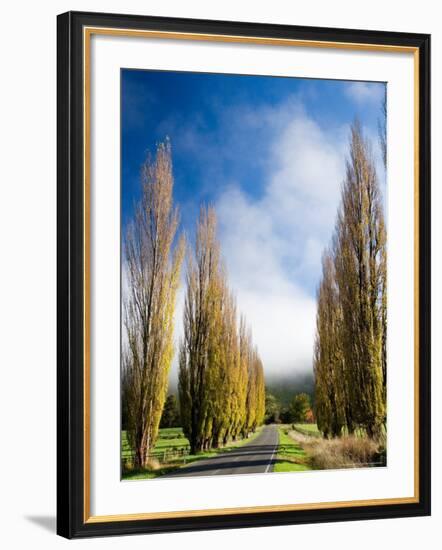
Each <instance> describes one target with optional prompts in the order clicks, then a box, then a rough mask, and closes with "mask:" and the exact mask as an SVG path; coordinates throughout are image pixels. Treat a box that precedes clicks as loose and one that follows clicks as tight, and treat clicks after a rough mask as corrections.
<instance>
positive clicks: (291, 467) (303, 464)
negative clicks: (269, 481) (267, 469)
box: [273, 426, 311, 472]
mask: <svg viewBox="0 0 442 550" xmlns="http://www.w3.org/2000/svg"><path fill="white" fill-rule="evenodd" d="M289 430H290V427H287V426H281V427H278V432H279V451H278V454H277V456H276V461H275V464H274V466H273V471H274V472H304V471H306V470H311V466H310V464H309V457H308V455H307V453H306V452H305V451H304V449H303V448H302V447H301V445H300V444H299V443H297V442H296V441H295V440H294V439H292V438H291V437H290V436H289Z"/></svg>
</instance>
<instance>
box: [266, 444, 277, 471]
mask: <svg viewBox="0 0 442 550" xmlns="http://www.w3.org/2000/svg"><path fill="white" fill-rule="evenodd" d="M277 447H278V445H275V446H274V448H273V452H272V456H271V457H270V462H269V463H268V464H267V468H266V469H265V472H264V473H265V474H267V473H268V471H269V469H270V466H271V465H272V461H273V456H274V455H275V451H276V448H277Z"/></svg>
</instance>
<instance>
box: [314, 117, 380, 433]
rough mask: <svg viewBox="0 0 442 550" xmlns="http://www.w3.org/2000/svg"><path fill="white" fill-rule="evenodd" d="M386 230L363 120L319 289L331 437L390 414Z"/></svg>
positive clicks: (319, 354)
mask: <svg viewBox="0 0 442 550" xmlns="http://www.w3.org/2000/svg"><path fill="white" fill-rule="evenodd" d="M386 291H387V286H386V230H385V223H384V217H383V206H382V198H381V193H380V189H379V183H378V178H377V174H376V169H375V164H374V161H373V156H372V153H371V149H370V145H369V143H368V142H367V141H366V139H365V138H364V136H363V134H362V130H361V127H360V125H359V123H358V122H355V123H354V124H353V126H352V128H351V137H350V150H349V159H348V161H347V166H346V177H345V180H344V182H343V186H342V191H341V203H340V207H339V210H338V216H337V221H336V225H335V231H334V236H333V243H332V249H331V250H330V251H327V252H326V254H325V255H324V258H323V265H322V279H321V283H320V285H319V289H318V296H317V302H318V309H317V320H316V340H315V348H314V371H315V385H316V414H317V418H318V425H319V427H320V429H321V430H322V431H323V433H324V435H332V436H335V435H339V434H340V433H341V432H342V428H343V427H345V428H346V430H347V432H348V433H352V432H353V431H354V429H355V428H356V427H357V426H359V427H362V428H364V429H365V430H366V432H367V434H368V435H369V436H371V437H376V436H377V435H379V433H380V430H381V426H382V424H383V423H384V422H385V417H386V376H387V372H386V330H387V325H386V299H387V296H386Z"/></svg>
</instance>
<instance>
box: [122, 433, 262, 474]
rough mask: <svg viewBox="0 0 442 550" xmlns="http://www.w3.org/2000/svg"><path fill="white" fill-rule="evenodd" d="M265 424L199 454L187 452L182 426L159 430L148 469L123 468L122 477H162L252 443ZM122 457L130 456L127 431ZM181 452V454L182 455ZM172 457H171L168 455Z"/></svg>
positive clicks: (187, 444)
mask: <svg viewBox="0 0 442 550" xmlns="http://www.w3.org/2000/svg"><path fill="white" fill-rule="evenodd" d="M262 428H263V426H261V427H259V428H257V430H256V431H255V432H254V433H253V434H251V435H250V436H249V437H248V438H244V439H240V440H238V441H232V442H230V443H228V444H227V445H226V446H225V447H220V448H218V449H211V450H210V451H203V452H201V453H197V454H193V455H191V454H185V452H187V451H188V449H189V441H188V439H187V438H186V437H185V436H184V434H183V430H182V428H164V429H161V430H160V431H159V436H158V440H157V443H156V445H155V448H154V450H153V453H152V458H153V460H152V461H151V466H150V467H149V468H148V469H142V470H140V469H123V472H122V479H126V480H136V479H154V478H157V477H161V476H163V475H165V474H169V473H171V472H173V471H175V470H178V469H179V468H181V467H183V466H185V465H187V464H192V463H193V462H197V461H198V460H204V459H206V458H212V457H214V456H217V455H219V454H221V453H226V452H229V451H231V450H234V449H236V448H237V447H241V446H242V445H245V444H246V443H250V442H251V441H253V440H254V439H255V438H256V437H258V435H259V434H260V432H261V430H262ZM121 447H122V449H121V450H122V458H123V459H124V458H126V457H130V455H131V450H130V447H129V444H128V442H127V437H126V432H125V431H124V430H123V431H122V446H121ZM180 453H181V455H180ZM168 456H169V457H170V458H169V459H168V458H167V457H168Z"/></svg>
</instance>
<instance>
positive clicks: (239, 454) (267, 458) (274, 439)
mask: <svg viewBox="0 0 442 550" xmlns="http://www.w3.org/2000/svg"><path fill="white" fill-rule="evenodd" d="M278 441H279V438H278V430H277V428H276V427H275V426H265V427H264V428H263V429H262V431H261V433H260V434H259V435H258V436H257V437H256V438H255V439H253V440H252V441H250V443H245V444H244V445H242V446H241V447H238V448H237V449H232V450H231V451H227V452H225V453H220V454H219V455H218V456H214V457H212V458H205V459H204V460H198V461H197V462H194V463H192V464H189V465H188V466H183V467H182V468H180V469H179V470H176V471H175V472H172V473H171V474H169V475H167V476H161V478H158V479H164V477H189V476H214V475H230V474H259V473H267V472H271V471H272V470H273V464H274V461H275V460H276V449H277V446H278Z"/></svg>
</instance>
